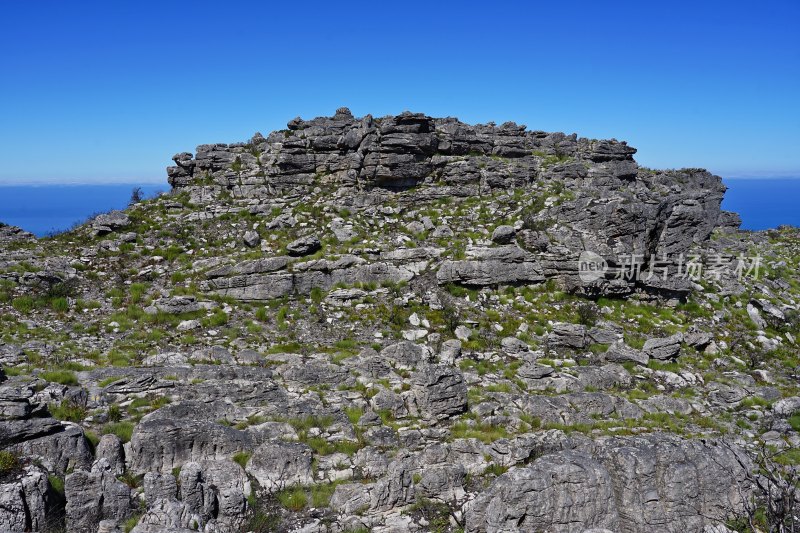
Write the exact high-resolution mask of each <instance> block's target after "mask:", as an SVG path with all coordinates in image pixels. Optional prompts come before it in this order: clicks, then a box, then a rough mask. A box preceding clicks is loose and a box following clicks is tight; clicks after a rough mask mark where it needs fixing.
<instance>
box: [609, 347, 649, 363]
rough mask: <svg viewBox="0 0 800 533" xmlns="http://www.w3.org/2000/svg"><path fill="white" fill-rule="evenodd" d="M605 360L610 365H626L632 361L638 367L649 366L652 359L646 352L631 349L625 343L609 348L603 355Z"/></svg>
mask: <svg viewBox="0 0 800 533" xmlns="http://www.w3.org/2000/svg"><path fill="white" fill-rule="evenodd" d="M603 359H605V360H606V361H608V362H610V363H625V362H627V361H630V362H632V363H636V364H637V365H642V366H647V363H648V361H649V360H650V357H648V354H647V353H646V352H642V351H640V350H637V349H635V348H631V347H630V346H628V345H627V344H625V343H624V342H616V343H614V344H612V345H611V346H609V347H608V350H606V352H605V353H604V354H603Z"/></svg>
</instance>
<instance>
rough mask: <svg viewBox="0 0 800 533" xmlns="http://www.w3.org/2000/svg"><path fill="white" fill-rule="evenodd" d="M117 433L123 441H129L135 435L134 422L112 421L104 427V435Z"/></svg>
mask: <svg viewBox="0 0 800 533" xmlns="http://www.w3.org/2000/svg"><path fill="white" fill-rule="evenodd" d="M108 434H112V435H116V436H117V437H119V439H120V440H121V441H122V442H129V441H130V440H131V435H133V422H127V421H124V422H112V423H110V424H106V425H105V427H103V435H108Z"/></svg>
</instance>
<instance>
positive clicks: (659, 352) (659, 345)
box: [642, 333, 683, 361]
mask: <svg viewBox="0 0 800 533" xmlns="http://www.w3.org/2000/svg"><path fill="white" fill-rule="evenodd" d="M681 342H683V335H682V334H680V333H676V334H675V335H671V336H669V337H665V338H661V339H647V341H645V343H644V348H643V349H642V351H643V352H644V353H645V354H646V355H647V356H648V357H652V358H653V359H658V360H659V361H667V360H669V359H675V358H676V357H678V354H680V351H681Z"/></svg>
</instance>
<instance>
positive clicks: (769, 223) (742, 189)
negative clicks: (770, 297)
mask: <svg viewBox="0 0 800 533" xmlns="http://www.w3.org/2000/svg"><path fill="white" fill-rule="evenodd" d="M725 184H726V185H727V186H728V192H727V193H726V194H725V200H724V201H723V202H722V208H723V209H726V210H728V211H735V212H737V213H739V214H740V215H741V217H742V228H743V229H750V230H760V229H768V228H775V227H777V226H779V225H781V224H789V225H793V226H800V178H797V179H783V178H782V179H768V178H759V179H730V180H725ZM136 186H137V185H136V184H114V185H13V186H11V185H10V186H4V185H0V222H5V223H6V224H12V225H14V226H19V227H21V228H23V229H25V230H27V231H30V232H31V233H33V234H35V235H37V236H39V237H41V236H44V235H47V234H49V233H52V232H58V231H63V230H66V229H69V228H71V227H72V226H73V225H75V224H76V223H78V222H82V221H84V220H86V219H87V218H89V217H90V216H92V215H93V214H96V213H100V212H104V211H109V210H111V209H122V208H124V207H125V206H127V205H128V201H129V200H130V197H131V191H132V190H133V188H134V187H136ZM140 187H141V188H142V191H143V192H144V193H145V196H146V197H151V196H153V195H154V194H157V193H158V192H161V191H167V190H169V185H167V184H166V183H165V184H163V185H153V184H148V185H140Z"/></svg>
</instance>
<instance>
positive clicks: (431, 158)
mask: <svg viewBox="0 0 800 533" xmlns="http://www.w3.org/2000/svg"><path fill="white" fill-rule="evenodd" d="M634 153H636V150H635V149H634V148H631V147H630V146H628V145H627V144H626V143H624V142H618V141H616V140H591V139H584V138H578V137H577V136H576V135H570V136H567V135H564V134H562V133H545V132H541V131H528V130H527V129H526V128H525V126H520V125H517V124H514V123H510V122H509V123H505V124H502V125H500V126H496V125H494V124H488V125H469V124H464V123H462V122H459V121H458V120H457V119H453V118H432V117H428V116H426V115H423V114H419V113H408V112H407V113H402V114H400V115H397V116H389V117H383V118H373V117H372V116H369V115H367V116H366V117H363V118H356V117H353V115H352V114H351V113H350V112H349V110H347V109H346V108H343V109H340V110H338V111H337V113H336V114H335V115H334V116H333V117H321V118H315V119H313V120H302V119H300V118H297V119H294V120H292V121H291V122H290V123H289V125H288V129H287V130H284V131H277V132H273V133H271V134H270V135H268V136H267V137H263V136H261V135H256V136H254V137H253V138H252V139H251V140H250V141H249V142H248V143H238V144H207V145H201V146H198V147H197V153H196V155H195V156H194V157H192V154H190V153H181V154H178V155H176V156H175V157H174V158H173V159H174V161H175V163H176V166H173V167H170V168H169V169H168V175H169V182H170V184H171V185H172V186H173V188H174V189H175V190H176V191H187V192H188V193H189V194H190V195H191V197H192V199H193V201H196V202H197V203H203V202H208V201H209V200H212V199H213V198H214V194H216V193H222V192H223V191H224V192H226V193H227V194H230V195H233V196H234V197H236V198H241V199H255V200H264V199H268V198H274V197H280V196H287V195H297V194H303V193H304V192H308V191H309V190H311V189H312V188H313V187H315V186H318V185H319V184H323V185H328V186H333V187H335V188H336V189H337V196H338V197H339V198H340V200H341V202H342V203H344V204H349V205H350V206H351V207H353V208H359V209H363V208H368V207H370V206H374V205H376V204H378V203H380V202H381V201H382V199H385V198H386V195H387V194H391V193H392V192H393V191H407V190H409V189H413V190H416V191H417V195H418V196H419V197H420V198H443V197H448V196H458V197H470V196H476V195H480V194H481V193H482V192H484V191H489V190H493V189H506V190H509V191H510V190H513V189H515V188H519V187H523V188H525V187H532V186H537V187H544V188H549V190H550V191H551V192H555V193H556V194H557V195H558V197H559V200H558V201H556V202H554V203H551V204H547V205H531V206H529V208H528V209H527V211H526V213H527V214H526V218H525V229H523V232H522V233H521V234H520V236H521V239H520V240H521V242H522V243H523V244H525V245H526V246H528V245H529V246H532V247H533V248H531V251H536V252H537V255H536V256H534V255H530V257H527V256H524V255H523V254H522V251H521V250H519V251H518V252H515V253H511V254H509V253H507V252H506V253H501V254H500V255H499V256H498V255H496V252H488V253H483V254H481V255H482V256H481V257H475V258H474V259H469V260H465V261H449V262H446V263H444V264H443V265H442V267H441V269H440V272H439V278H438V279H439V281H440V283H460V284H464V285H477V286H483V285H497V284H504V283H535V282H539V281H544V280H545V279H548V278H558V279H559V280H561V281H562V282H563V283H565V284H566V285H567V286H568V288H570V289H571V290H574V291H576V292H581V293H586V294H590V295H596V294H606V295H620V294H629V293H631V292H632V291H633V290H635V289H637V288H638V289H641V290H645V291H650V292H656V293H658V292H662V293H669V294H672V295H681V294H686V293H687V292H688V291H689V288H690V287H689V285H688V284H686V283H681V282H679V281H675V280H672V281H664V280H661V279H657V278H651V279H647V280H635V279H625V278H624V277H620V276H618V274H619V273H620V272H621V271H623V270H621V269H624V267H625V264H626V260H627V257H629V256H631V255H632V254H633V256H635V257H636V258H637V259H638V261H640V262H641V263H642V265H643V266H644V267H647V266H649V265H651V264H652V265H655V264H656V263H658V259H659V258H660V257H662V256H663V257H669V259H667V260H665V262H666V268H673V269H674V268H675V263H674V258H673V257H672V256H675V255H679V254H685V253H687V252H688V250H689V249H690V248H691V247H692V246H693V245H696V244H700V243H703V242H704V241H706V240H707V239H708V237H709V235H710V233H711V231H712V230H713V228H714V227H715V226H717V225H718V224H723V225H724V224H731V223H732V222H731V221H730V220H729V219H730V217H727V216H725V215H723V214H722V212H721V211H720V202H721V201H722V195H723V193H724V191H725V187H724V186H723V185H722V183H721V180H720V178H719V177H718V176H713V175H711V174H710V173H708V172H706V171H704V170H699V169H686V170H680V171H663V172H662V171H651V170H648V169H641V168H639V167H638V165H637V164H636V162H635V161H634V160H633V154H634ZM208 189H211V190H212V191H214V192H212V194H210V195H209V194H208V192H207V190H208ZM410 200H411V201H413V196H412V197H411V198H410ZM279 218H280V217H279ZM555 221H558V224H555ZM531 230H535V231H531ZM542 230H546V232H547V235H548V238H546V239H544V240H542V239H541V236H542V233H541V232H542ZM341 231H342V230H341V228H340V229H339V232H341ZM437 231H438V229H437ZM514 235H515V230H514V228H511V227H507V226H506V227H502V226H501V227H499V228H497V230H496V235H495V238H494V240H495V242H497V243H499V244H509V243H511V242H512V241H513V239H514ZM537 235H538V236H537ZM337 236H338V234H337ZM341 238H344V237H341ZM316 249H318V245H316V244H315V243H312V242H302V243H292V245H290V248H289V249H288V252H289V254H290V255H297V256H302V255H307V254H309V253H313V252H314V251H315V250H316ZM584 250H590V251H593V252H595V253H597V254H599V255H600V256H602V257H603V258H605V259H606V260H607V262H608V266H609V269H608V271H607V272H606V275H605V276H602V277H600V278H599V279H594V280H589V281H586V280H582V279H580V278H579V277H578V276H577V275H576V274H577V260H578V256H579V255H580V253H581V252H582V251H584ZM658 264H659V266H662V264H661V263H658ZM389 275H390V276H391V275H392V274H391V273H390V274H389ZM395 277H396V274H395ZM618 278H619V279H618ZM311 283H312V284H315V286H316V283H317V281H316V280H313V281H311ZM212 285H215V284H212ZM216 285H217V286H212V287H211V288H212V289H214V290H216V291H217V292H221V293H223V294H231V292H230V291H229V289H230V287H228V286H225V285H224V284H222V283H221V282H217V283H216ZM244 285H247V286H251V285H258V286H259V288H257V289H250V290H249V291H246V292H248V293H249V295H250V296H251V297H252V298H251V299H261V298H275V297H279V296H281V295H285V294H287V293H290V292H291V291H292V290H295V289H293V281H292V280H291V279H290V277H289V276H284V277H283V278H278V276H271V279H270V280H269V283H268V287H264V284H263V283H261V282H257V281H253V282H250V281H249V280H247V281H246V283H244ZM240 286H241V282H240ZM239 292H244V289H243V290H242V291H233V293H234V294H238V293H239ZM236 297H238V296H236Z"/></svg>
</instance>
